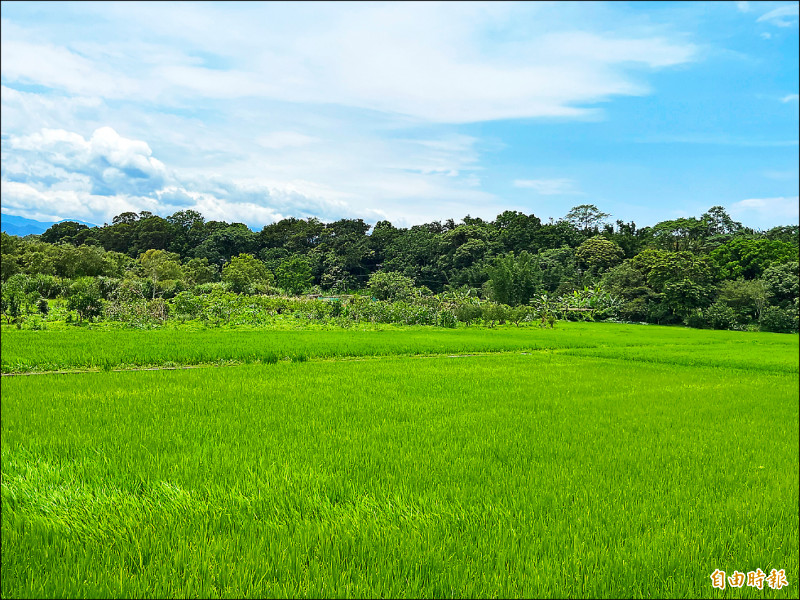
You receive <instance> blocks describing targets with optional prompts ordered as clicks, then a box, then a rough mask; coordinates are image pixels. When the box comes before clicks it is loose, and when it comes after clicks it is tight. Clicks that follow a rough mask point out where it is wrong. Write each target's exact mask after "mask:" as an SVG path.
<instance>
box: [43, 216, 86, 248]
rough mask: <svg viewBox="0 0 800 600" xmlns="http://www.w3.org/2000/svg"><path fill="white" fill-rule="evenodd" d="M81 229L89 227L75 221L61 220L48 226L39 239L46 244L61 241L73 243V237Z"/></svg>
mask: <svg viewBox="0 0 800 600" xmlns="http://www.w3.org/2000/svg"><path fill="white" fill-rule="evenodd" d="M82 229H89V227H88V226H87V225H84V224H83V223H78V222H77V221H61V222H60V223H54V224H53V225H51V226H50V228H49V229H48V230H47V231H45V232H44V233H43V234H42V236H41V238H40V239H41V241H43V242H47V243H48V244H57V243H59V242H61V241H64V242H68V243H70V244H71V243H74V242H73V238H74V237H75V236H76V235H77V234H78V232H79V231H81V230H82Z"/></svg>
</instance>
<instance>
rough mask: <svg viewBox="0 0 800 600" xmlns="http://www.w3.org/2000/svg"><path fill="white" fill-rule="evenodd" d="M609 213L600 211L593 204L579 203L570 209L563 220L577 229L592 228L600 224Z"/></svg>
mask: <svg viewBox="0 0 800 600" xmlns="http://www.w3.org/2000/svg"><path fill="white" fill-rule="evenodd" d="M610 216H611V215H610V214H608V213H605V212H603V211H601V210H600V209H599V208H597V207H596V206H595V205H594V204H580V205H578V206H574V207H572V208H571V209H570V211H569V212H568V213H567V215H566V216H565V217H564V220H565V221H566V222H568V223H570V224H571V225H572V226H573V227H575V228H576V229H579V230H588V229H594V228H597V227H599V226H600V225H602V223H603V221H605V219H606V217H610Z"/></svg>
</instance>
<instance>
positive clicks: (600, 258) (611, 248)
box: [575, 236, 625, 273]
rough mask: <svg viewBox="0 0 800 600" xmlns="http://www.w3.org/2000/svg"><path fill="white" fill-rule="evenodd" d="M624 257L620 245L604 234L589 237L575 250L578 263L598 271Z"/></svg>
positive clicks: (618, 261)
mask: <svg viewBox="0 0 800 600" xmlns="http://www.w3.org/2000/svg"><path fill="white" fill-rule="evenodd" d="M624 257H625V253H624V252H623V250H622V248H620V247H619V245H617V244H615V243H614V242H612V241H610V240H607V239H606V238H604V237H602V236H595V237H592V238H589V239H588V240H586V241H585V242H583V244H581V245H580V246H579V247H578V248H577V249H576V250H575V258H577V259H578V263H579V264H581V265H582V266H584V267H588V268H589V269H591V270H593V271H594V272H597V273H600V272H603V271H605V270H606V269H609V268H611V267H613V266H616V265H618V264H619V263H621V262H622V259H623V258H624Z"/></svg>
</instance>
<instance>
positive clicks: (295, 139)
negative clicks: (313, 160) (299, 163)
mask: <svg viewBox="0 0 800 600" xmlns="http://www.w3.org/2000/svg"><path fill="white" fill-rule="evenodd" d="M316 141H318V139H317V138H315V137H314V136H311V135H305V134H303V133H298V132H296V131H273V132H271V133H268V134H266V135H262V136H259V137H258V138H256V143H257V144H258V145H259V146H263V147H264V148H270V149H272V150H280V149H281V148H298V147H300V146H307V145H308V144H313V143H314V142H316Z"/></svg>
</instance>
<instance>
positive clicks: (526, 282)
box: [486, 251, 542, 306]
mask: <svg viewBox="0 0 800 600" xmlns="http://www.w3.org/2000/svg"><path fill="white" fill-rule="evenodd" d="M486 270H487V275H488V276H489V280H488V281H487V283H486V287H487V290H488V292H489V296H490V297H491V298H492V300H494V301H495V302H499V303H501V304H508V305H512V306H516V305H518V304H527V303H528V302H530V300H531V298H533V297H534V295H536V294H537V293H539V292H540V291H541V289H542V270H541V269H540V267H539V263H538V261H537V260H536V258H535V257H534V256H533V255H532V254H530V253H529V252H525V251H523V252H520V253H519V254H517V255H515V254H514V253H513V252H509V253H508V254H506V255H505V256H502V257H498V258H496V259H495V260H494V261H492V263H491V264H490V265H489V266H488V267H487V269H486Z"/></svg>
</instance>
